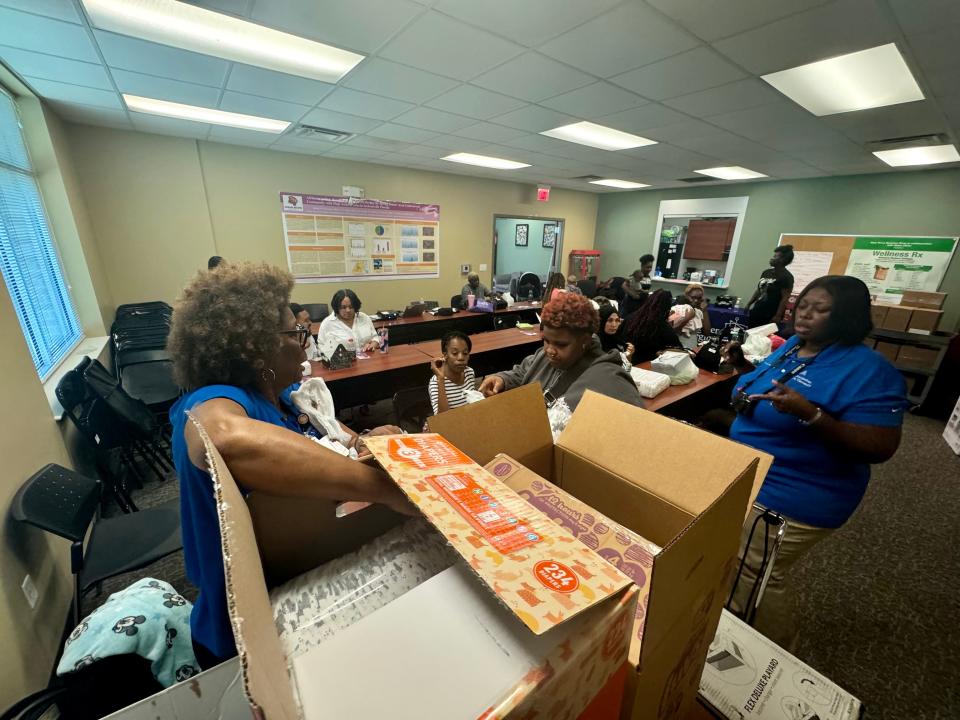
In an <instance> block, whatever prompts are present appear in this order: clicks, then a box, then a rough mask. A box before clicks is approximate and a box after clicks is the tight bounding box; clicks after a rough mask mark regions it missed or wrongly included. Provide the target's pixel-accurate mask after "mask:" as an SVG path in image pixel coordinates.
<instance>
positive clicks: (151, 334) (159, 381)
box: [110, 301, 180, 418]
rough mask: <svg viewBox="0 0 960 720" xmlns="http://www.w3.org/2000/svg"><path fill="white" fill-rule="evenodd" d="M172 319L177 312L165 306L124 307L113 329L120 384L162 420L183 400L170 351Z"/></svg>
mask: <svg viewBox="0 0 960 720" xmlns="http://www.w3.org/2000/svg"><path fill="white" fill-rule="evenodd" d="M172 317H173V308H171V307H170V306H169V305H167V303H165V302H159V301H157V302H146V303H136V304H131V305H121V306H120V307H119V308H117V316H116V318H115V319H114V321H113V326H112V327H111V328H110V335H111V340H112V343H113V362H114V369H115V370H116V374H117V377H118V378H119V379H120V384H121V385H122V386H123V389H124V390H125V391H126V392H127V393H129V394H130V395H131V396H132V397H135V398H137V399H138V400H142V401H143V402H144V404H146V406H147V407H148V408H150V410H151V411H152V412H154V413H155V414H156V415H157V416H158V417H160V418H163V417H164V416H165V415H166V413H167V411H168V410H169V409H170V406H171V405H173V403H174V402H176V400H177V398H178V397H179V396H180V388H179V387H177V384H176V383H175V382H174V381H173V364H172V363H171V362H170V356H169V355H168V354H167V351H166V345H167V335H169V333H170V321H171V319H172Z"/></svg>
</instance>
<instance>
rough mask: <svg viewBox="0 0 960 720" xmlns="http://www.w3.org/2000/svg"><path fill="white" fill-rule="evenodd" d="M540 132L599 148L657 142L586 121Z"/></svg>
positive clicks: (624, 147)
mask: <svg viewBox="0 0 960 720" xmlns="http://www.w3.org/2000/svg"><path fill="white" fill-rule="evenodd" d="M540 134H541V135H546V136H547V137H552V138H557V139H558V140H566V141H567V142H572V143H577V144H579V145H587V146H588V147H594V148H599V149H600V150H629V149H630V148H635V147H643V146H644V145H656V144H657V141H656V140H648V139H647V138H645V137H640V136H639V135H631V134H630V133H626V132H621V131H620V130H614V129H613V128H608V127H604V126H603V125H597V124H596V123H592V122H586V121H584V122H578V123H573V124H572V125H563V126H561V127H557V128H554V129H553V130H544V131H543V132H542V133H540Z"/></svg>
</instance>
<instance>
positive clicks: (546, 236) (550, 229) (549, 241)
mask: <svg viewBox="0 0 960 720" xmlns="http://www.w3.org/2000/svg"><path fill="white" fill-rule="evenodd" d="M556 244H557V226H556V225H555V224H553V223H548V224H546V225H544V226H543V246H544V247H545V248H552V247H553V246H554V245H556Z"/></svg>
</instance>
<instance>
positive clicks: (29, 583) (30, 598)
mask: <svg viewBox="0 0 960 720" xmlns="http://www.w3.org/2000/svg"><path fill="white" fill-rule="evenodd" d="M20 589H21V590H23V594H24V596H25V597H26V598H27V602H28V603H30V609H31V610H33V609H35V608H36V607H37V600H39V599H40V593H38V592H37V586H36V585H34V584H33V578H32V577H30V576H29V575H25V576H24V578H23V582H22V583H20Z"/></svg>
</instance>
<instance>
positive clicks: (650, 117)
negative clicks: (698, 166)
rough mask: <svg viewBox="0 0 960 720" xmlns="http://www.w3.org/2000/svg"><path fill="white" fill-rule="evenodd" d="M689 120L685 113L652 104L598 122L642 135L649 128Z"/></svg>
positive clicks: (606, 116) (609, 116) (600, 119)
mask: <svg viewBox="0 0 960 720" xmlns="http://www.w3.org/2000/svg"><path fill="white" fill-rule="evenodd" d="M689 120H690V118H689V117H687V116H686V115H684V114H683V113H679V112H677V111H676V110H671V109H670V108H668V107H664V106H663V105H660V104H658V103H650V104H648V105H643V106H641V107H638V108H634V109H633V110H624V111H623V112H618V113H614V114H613V115H605V116H604V117H602V118H597V120H596V122H597V123H599V124H600V125H606V126H608V127H612V128H614V129H616V130H622V131H624V132H629V133H640V134H642V131H643V130H647V129H649V128H654V127H664V126H665V125H672V124H674V123H683V122H687V121H689Z"/></svg>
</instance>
